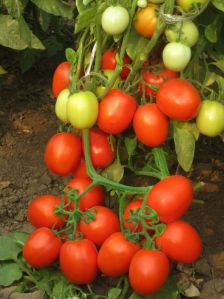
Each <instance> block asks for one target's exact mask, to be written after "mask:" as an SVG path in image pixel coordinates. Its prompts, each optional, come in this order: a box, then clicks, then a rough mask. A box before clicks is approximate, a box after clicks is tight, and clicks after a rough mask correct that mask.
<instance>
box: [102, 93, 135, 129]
mask: <svg viewBox="0 0 224 299" xmlns="http://www.w3.org/2000/svg"><path fill="white" fill-rule="evenodd" d="M135 110H136V100H135V98H134V97H132V96H130V95H128V94H126V93H124V92H123V91H121V90H119V89H111V90H110V91H109V92H108V93H107V95H106V96H105V97H103V98H102V100H101V102H100V104H99V114H98V126H99V128H100V129H101V130H102V131H104V132H106V133H108V134H119V133H121V132H123V131H124V130H126V129H127V128H128V126H129V125H130V123H131V121H132V118H133V116H134V113H135Z"/></svg>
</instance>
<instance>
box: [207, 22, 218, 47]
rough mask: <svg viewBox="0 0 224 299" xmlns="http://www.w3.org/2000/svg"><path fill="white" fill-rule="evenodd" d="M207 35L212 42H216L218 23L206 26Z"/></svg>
mask: <svg viewBox="0 0 224 299" xmlns="http://www.w3.org/2000/svg"><path fill="white" fill-rule="evenodd" d="M205 36H206V38H207V39H208V41H210V43H216V42H217V40H218V34H217V24H216V22H213V23H211V24H209V25H207V26H206V27H205Z"/></svg>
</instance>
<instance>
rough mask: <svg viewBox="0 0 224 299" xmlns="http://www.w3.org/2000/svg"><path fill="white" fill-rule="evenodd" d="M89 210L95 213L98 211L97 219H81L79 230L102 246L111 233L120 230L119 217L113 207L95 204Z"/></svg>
mask: <svg viewBox="0 0 224 299" xmlns="http://www.w3.org/2000/svg"><path fill="white" fill-rule="evenodd" d="M89 212H90V213H91V214H93V215H94V214H95V213H96V214H95V219H94V220H92V221H90V222H85V220H84V219H81V220H80V222H79V231H80V232H81V233H83V235H84V237H85V238H87V239H88V240H91V241H92V242H93V243H95V244H96V245H98V246H101V245H102V244H103V242H104V241H105V240H106V239H107V238H108V237H109V236H110V235H111V234H113V233H115V232H119V231H120V225H119V218H118V216H117V214H115V213H114V212H113V211H112V210H111V209H109V208H106V207H103V206H95V207H93V208H91V209H90V210H89Z"/></svg>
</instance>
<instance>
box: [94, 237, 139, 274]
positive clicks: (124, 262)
mask: <svg viewBox="0 0 224 299" xmlns="http://www.w3.org/2000/svg"><path fill="white" fill-rule="evenodd" d="M139 249H140V246H139V245H138V244H135V243H132V242H130V241H128V240H126V239H125V237H124V235H123V234H122V233H121V232H117V233H114V234H112V235H111V236H110V237H109V238H107V239H106V240H105V241H104V243H103V244H102V246H101V248H100V250H99V254H98V258H97V265H98V268H99V269H100V271H101V272H102V273H103V274H105V275H108V276H111V277H118V276H121V275H124V274H126V273H128V269H129V265H130V262H131V259H132V258H133V256H134V254H135V253H136V252H137V251H138V250H139Z"/></svg>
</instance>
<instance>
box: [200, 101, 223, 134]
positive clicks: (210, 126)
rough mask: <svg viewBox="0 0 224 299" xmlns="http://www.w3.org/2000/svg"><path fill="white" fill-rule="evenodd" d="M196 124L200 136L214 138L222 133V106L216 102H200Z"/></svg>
mask: <svg viewBox="0 0 224 299" xmlns="http://www.w3.org/2000/svg"><path fill="white" fill-rule="evenodd" d="M196 124H197V127H198V130H199V132H200V133H201V134H204V135H206V136H209V137H215V136H218V135H219V134H221V133H222V132H223V131H224V105H223V104H222V103H220V102H217V101H211V100H204V101H202V104H201V107H200V110H199V113H198V115H197V118H196Z"/></svg>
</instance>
